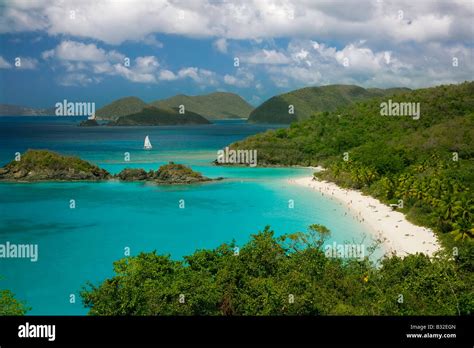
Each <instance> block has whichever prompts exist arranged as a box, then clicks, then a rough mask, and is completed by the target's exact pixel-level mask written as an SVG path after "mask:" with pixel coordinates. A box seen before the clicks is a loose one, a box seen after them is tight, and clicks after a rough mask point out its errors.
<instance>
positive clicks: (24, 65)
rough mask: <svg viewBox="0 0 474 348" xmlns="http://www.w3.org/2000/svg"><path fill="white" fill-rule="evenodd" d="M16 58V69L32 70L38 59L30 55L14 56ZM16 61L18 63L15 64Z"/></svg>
mask: <svg viewBox="0 0 474 348" xmlns="http://www.w3.org/2000/svg"><path fill="white" fill-rule="evenodd" d="M15 59H18V60H17V61H15V68H16V69H24V70H34V69H36V68H37V66H38V60H37V59H35V58H30V57H16V58H15ZM17 62H18V64H17Z"/></svg>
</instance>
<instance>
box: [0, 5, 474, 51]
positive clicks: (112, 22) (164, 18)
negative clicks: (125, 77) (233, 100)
mask: <svg viewBox="0 0 474 348" xmlns="http://www.w3.org/2000/svg"><path fill="white" fill-rule="evenodd" d="M71 10H72V11H75V12H74V16H73V17H74V18H71ZM399 11H403V18H402V19H401V20H400V19H399V17H398V16H399ZM473 15H474V8H473V6H472V2H471V1H469V0H457V1H450V2H443V1H441V2H439V1H416V2H414V1H412V0H398V1H389V0H383V1H375V0H357V1H356V0H348V1H345V2H344V4H343V5H342V4H341V3H340V2H339V1H336V2H328V1H318V2H316V1H312V0H285V1H274V0H248V1H244V2H239V1H214V0H194V1H172V0H147V1H133V2H132V1H125V0H124V1H108V0H81V1H70V2H66V1H62V0H44V1H24V0H11V1H8V2H7V3H6V5H5V6H4V16H3V18H4V19H5V20H4V21H2V23H1V24H0V32H20V31H45V32H47V33H48V34H50V35H70V36H74V37H78V38H91V39H95V40H101V41H104V42H107V43H109V44H120V43H122V42H124V41H127V40H134V41H143V42H145V43H147V42H148V43H149V44H152V45H153V44H156V42H154V41H156V39H154V37H153V35H155V34H156V33H165V34H176V35H185V36H188V37H219V38H225V39H259V38H278V37H287V38H288V37H298V38H310V37H317V38H318V40H320V41H326V39H331V40H338V41H339V42H341V43H343V44H344V45H346V44H348V43H350V42H355V41H356V40H357V39H359V38H361V37H362V38H364V39H367V40H368V42H372V43H375V42H377V43H380V42H388V41H390V40H392V41H395V42H409V41H414V42H428V41H443V40H454V41H455V40H462V42H464V43H468V42H470V41H472V27H471V23H472V16H473ZM125 23H126V25H124V24H125ZM159 45H160V44H158V46H159Z"/></svg>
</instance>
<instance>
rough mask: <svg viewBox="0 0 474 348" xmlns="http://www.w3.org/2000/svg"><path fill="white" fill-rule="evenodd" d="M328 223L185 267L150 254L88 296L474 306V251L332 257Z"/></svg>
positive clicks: (341, 306) (229, 305) (120, 302)
mask: <svg viewBox="0 0 474 348" xmlns="http://www.w3.org/2000/svg"><path fill="white" fill-rule="evenodd" d="M328 233H329V231H327V229H326V228H324V226H319V225H313V226H311V227H310V230H309V232H308V233H295V234H292V235H285V236H281V237H275V235H274V232H273V231H271V230H270V228H269V227H267V228H265V229H264V230H263V231H262V232H259V233H257V234H255V235H253V236H252V237H251V239H250V241H249V242H248V243H247V244H245V245H244V246H243V247H241V248H240V249H239V250H238V252H236V251H237V249H236V246H235V244H234V243H230V244H222V245H221V246H219V247H218V248H216V249H212V250H197V251H196V252H195V253H194V254H192V255H190V256H186V257H185V258H184V260H182V261H176V260H172V259H171V258H170V257H169V256H163V255H158V254H156V252H153V253H141V254H139V255H138V256H135V257H126V258H124V259H121V260H119V261H117V262H115V264H114V271H115V273H116V274H115V275H114V276H113V277H111V278H109V279H107V280H105V281H104V282H103V283H102V284H100V285H98V286H95V285H92V284H89V285H88V286H87V287H86V288H85V289H84V290H83V291H82V293H81V295H82V297H83V300H84V304H85V305H86V306H87V307H88V308H90V314H91V315H459V314H471V313H473V310H474V298H473V294H472V284H473V283H474V279H473V274H472V267H473V259H472V251H473V250H472V248H471V249H468V247H467V246H466V247H464V248H462V249H461V250H458V251H457V252H456V255H457V256H455V257H453V256H452V255H450V254H440V255H438V256H437V257H435V258H433V259H430V258H429V257H427V256H425V255H422V254H417V255H410V256H408V257H405V258H400V257H395V256H392V257H387V258H384V259H383V260H381V261H380V264H375V263H374V262H372V261H370V260H369V258H368V257H366V258H365V259H363V260H359V259H344V258H334V257H328V256H326V254H325V252H324V248H323V244H324V238H325V236H327V235H328Z"/></svg>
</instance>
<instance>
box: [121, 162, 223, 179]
mask: <svg viewBox="0 0 474 348" xmlns="http://www.w3.org/2000/svg"><path fill="white" fill-rule="evenodd" d="M116 177H117V178H119V179H120V180H122V181H153V182H155V183H158V184H194V183H198V182H205V181H213V180H222V178H217V179H210V178H206V177H205V176H203V175H202V174H201V173H198V172H195V171H193V170H192V169H191V168H189V167H187V166H184V165H182V164H176V163H173V162H170V163H168V164H165V165H162V166H161V167H160V168H158V170H157V171H153V170H150V171H148V172H146V171H145V170H143V169H134V168H125V169H124V170H122V171H121V172H120V173H118V174H117V175H116Z"/></svg>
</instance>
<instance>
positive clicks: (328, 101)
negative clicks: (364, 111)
mask: <svg viewBox="0 0 474 348" xmlns="http://www.w3.org/2000/svg"><path fill="white" fill-rule="evenodd" d="M404 91H409V89H408V88H389V89H379V88H370V89H365V88H362V87H359V86H354V85H330V86H322V87H306V88H301V89H297V90H294V91H291V92H289V93H284V94H280V95H277V96H274V97H272V98H270V99H268V100H267V101H265V102H264V103H263V104H261V105H260V106H258V107H257V108H256V109H254V110H253V111H252V112H251V113H250V115H249V119H248V121H249V122H250V123H282V124H285V123H291V122H294V121H297V120H304V119H307V118H309V117H310V116H311V115H312V114H313V113H314V112H324V111H335V110H336V109H337V108H339V107H341V106H346V105H348V104H351V103H353V102H355V101H359V100H363V99H369V98H373V97H378V96H384V95H390V94H397V93H399V92H404ZM291 105H292V106H293V107H291ZM290 109H293V111H294V113H293V114H291V113H290V111H291V110H290Z"/></svg>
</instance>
